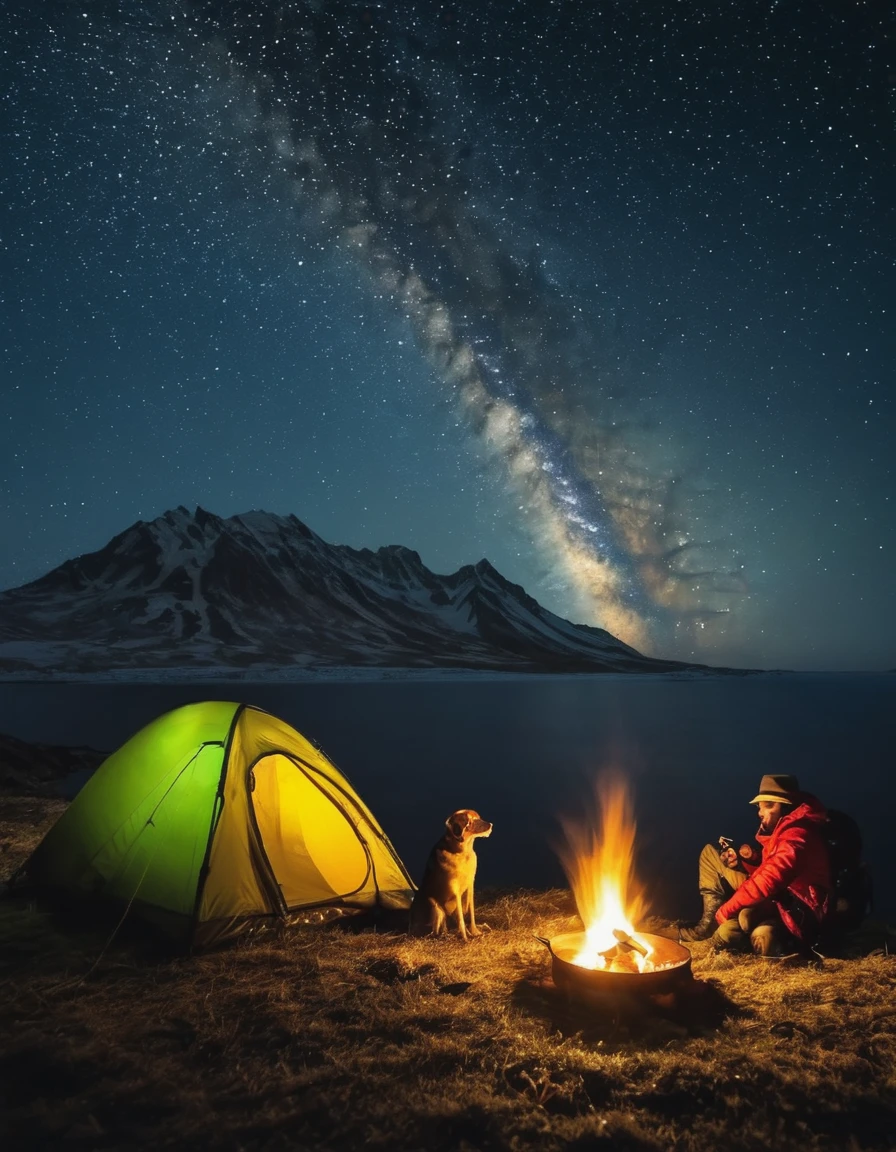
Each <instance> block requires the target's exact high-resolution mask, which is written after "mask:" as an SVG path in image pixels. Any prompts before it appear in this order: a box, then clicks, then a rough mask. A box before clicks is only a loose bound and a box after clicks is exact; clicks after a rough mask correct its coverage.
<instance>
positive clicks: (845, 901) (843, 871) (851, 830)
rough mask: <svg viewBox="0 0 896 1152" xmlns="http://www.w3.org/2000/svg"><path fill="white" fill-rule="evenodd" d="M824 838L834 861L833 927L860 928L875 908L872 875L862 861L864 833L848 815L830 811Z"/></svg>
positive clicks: (839, 928)
mask: <svg viewBox="0 0 896 1152" xmlns="http://www.w3.org/2000/svg"><path fill="white" fill-rule="evenodd" d="M822 831H823V835H824V839H825V843H826V845H827V849H828V856H829V858H830V862H831V880H832V882H833V896H832V900H831V921H832V925H831V926H832V927H833V928H834V929H835V930H836V931H837V932H851V931H852V930H853V929H854V928H858V926H859V925H860V924H861V922H862V920H864V918H865V916H866V915H867V913H868V912H869V911H870V910H871V905H872V896H873V892H872V884H871V872H870V870H869V868H868V865H867V864H866V863H865V861H864V860H863V859H862V833H861V832H860V831H859V826H858V824H857V823H856V822H855V820H854V819H853V818H852V816H849V815H847V813H846V812H841V811H840V810H839V809H837V808H829V809H828V813H827V822H826V823H825V825H824V828H823V830H822Z"/></svg>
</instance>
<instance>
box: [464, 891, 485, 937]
mask: <svg viewBox="0 0 896 1152" xmlns="http://www.w3.org/2000/svg"><path fill="white" fill-rule="evenodd" d="M464 907H465V911H466V913H467V917H468V919H469V921H470V935H471V936H481V935H482V933H481V932H480V930H479V929H478V928H477V927H476V909H475V906H474V901H473V885H472V884H471V885H470V887H469V888H468V889H467V890H466V892H465V893H464Z"/></svg>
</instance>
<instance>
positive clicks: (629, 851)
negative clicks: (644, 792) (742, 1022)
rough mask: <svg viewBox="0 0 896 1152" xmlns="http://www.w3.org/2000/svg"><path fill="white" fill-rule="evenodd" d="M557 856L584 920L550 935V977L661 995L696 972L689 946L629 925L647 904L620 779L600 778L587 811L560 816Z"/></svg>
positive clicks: (601, 991)
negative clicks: (587, 814)
mask: <svg viewBox="0 0 896 1152" xmlns="http://www.w3.org/2000/svg"><path fill="white" fill-rule="evenodd" d="M563 830H564V833H565V836H566V843H565V845H563V846H562V847H561V848H560V859H561V862H562V864H563V868H564V870H565V872H566V875H567V877H568V879H569V884H570V888H571V889H572V894H573V898H574V899H575V902H576V907H577V909H578V912H579V916H580V917H581V919H582V923H583V925H584V931H582V932H567V933H564V934H563V935H560V936H555V937H554V938H553V939H551V940H546V939H543V938H542V937H540V936H539V937H537V939H539V940H540V941H541V943H542V944H544V945H545V947H546V948H547V949H548V950H549V951H550V953H551V957H552V972H551V974H552V976H553V978H554V983H555V984H556V985H557V986H558V987H559V988H562V989H563V990H564V991H566V992H570V993H573V994H577V995H582V994H588V993H591V994H596V995H598V996H599V997H601V998H602V997H604V996H607V995H609V996H618V995H623V994H624V995H626V996H628V995H629V994H632V993H634V994H636V995H639V996H645V997H650V996H666V995H667V994H669V993H674V992H675V991H677V990H678V989H680V988H682V987H683V986H684V985H685V984H686V983H688V982H690V981H691V980H692V978H693V976H692V972H691V954H690V952H689V951H688V949H687V948H684V947H682V945H681V944H678V943H676V942H675V941H674V940H667V939H666V938H665V937H664V936H654V935H652V934H649V933H644V932H638V931H636V929H635V928H634V927H633V925H634V924H637V923H639V922H641V921H642V919H643V917H644V914H645V912H646V910H647V900H646V898H645V894H644V888H643V886H642V885H640V884H639V883H638V882H637V880H636V878H635V874H634V846H635V821H634V817H633V815H632V805H631V801H630V799H629V793H628V788H627V787H626V784H625V781H624V780H623V779H622V778H621V777H620V776H618V775H616V776H604V777H603V778H602V779H601V780H599V781H598V788H597V795H596V812H595V814H594V817H593V818H592V819H587V820H586V821H585V822H582V821H581V820H571V821H564V823H563Z"/></svg>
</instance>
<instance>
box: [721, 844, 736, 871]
mask: <svg viewBox="0 0 896 1152" xmlns="http://www.w3.org/2000/svg"><path fill="white" fill-rule="evenodd" d="M719 859H720V860H721V861H722V863H723V864H724V865H725V867H726V868H736V867H737V864H738V858H737V853H736V852H735V851H734V849H733V848H725V849H724V850H723V851H722V852H720V853H719Z"/></svg>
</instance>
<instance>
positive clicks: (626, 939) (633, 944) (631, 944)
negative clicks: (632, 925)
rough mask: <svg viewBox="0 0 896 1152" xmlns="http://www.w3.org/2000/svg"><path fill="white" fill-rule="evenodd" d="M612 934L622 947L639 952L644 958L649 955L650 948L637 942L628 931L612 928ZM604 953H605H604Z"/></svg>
mask: <svg viewBox="0 0 896 1152" xmlns="http://www.w3.org/2000/svg"><path fill="white" fill-rule="evenodd" d="M613 935H614V936H615V937H616V939H617V940H618V941H619V946H620V947H622V948H626V949H628V948H630V949H631V950H632V951H633V952H640V954H641V955H642V956H644V957H645V958H646V957H648V956H649V955H650V950H649V949H647V948H645V947H644V945H643V944H639V943H638V941H637V940H636V939H635V938H634V936H629V934H628V932H623V930H622V929H621V928H614V929H613ZM604 955H606V953H604Z"/></svg>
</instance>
